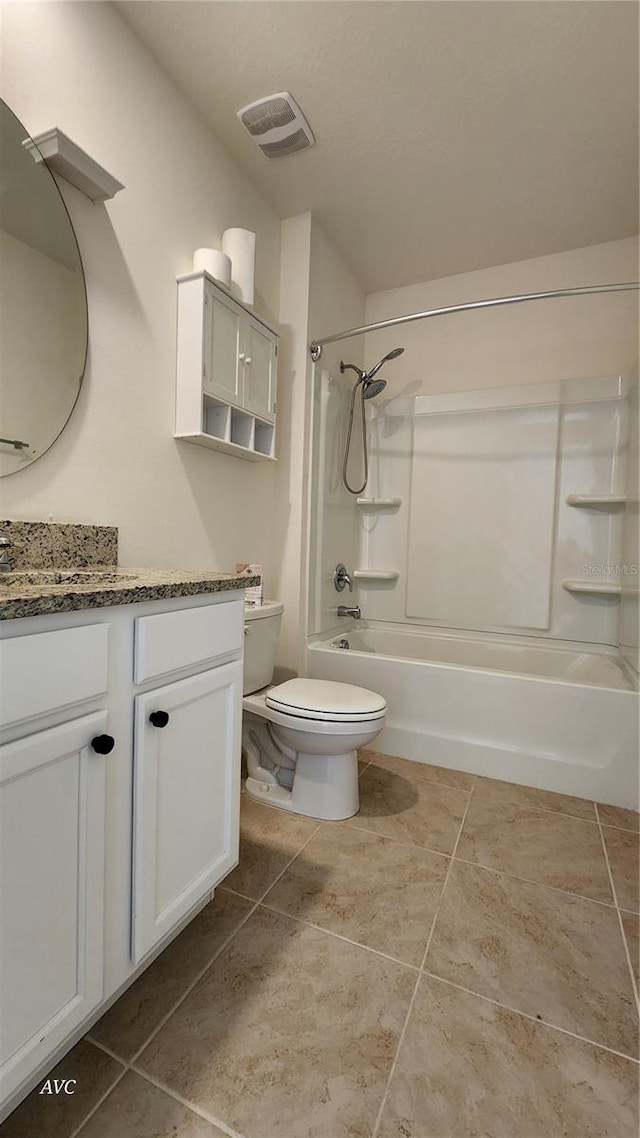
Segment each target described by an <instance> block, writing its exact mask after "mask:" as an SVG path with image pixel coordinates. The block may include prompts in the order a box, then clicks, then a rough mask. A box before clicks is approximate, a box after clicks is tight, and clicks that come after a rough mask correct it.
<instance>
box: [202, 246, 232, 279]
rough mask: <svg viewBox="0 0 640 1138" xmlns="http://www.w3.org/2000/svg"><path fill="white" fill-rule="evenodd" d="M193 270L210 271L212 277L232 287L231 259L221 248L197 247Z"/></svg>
mask: <svg viewBox="0 0 640 1138" xmlns="http://www.w3.org/2000/svg"><path fill="white" fill-rule="evenodd" d="M193 271H194V272H195V273H201V272H205V273H208V274H209V276H210V277H214V278H215V279H216V280H217V281H220V283H221V284H223V285H226V287H227V288H231V260H230V258H229V257H227V254H226V253H221V252H220V250H219V249H204V248H202V249H196V251H195V253H194V254H193Z"/></svg>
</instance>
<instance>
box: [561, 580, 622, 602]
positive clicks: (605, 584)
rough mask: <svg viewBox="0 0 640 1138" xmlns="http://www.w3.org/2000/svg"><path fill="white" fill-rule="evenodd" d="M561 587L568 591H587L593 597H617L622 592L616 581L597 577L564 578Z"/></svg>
mask: <svg viewBox="0 0 640 1138" xmlns="http://www.w3.org/2000/svg"><path fill="white" fill-rule="evenodd" d="M562 588H563V589H566V590H567V592H568V593H588V594H590V595H591V596H594V597H619V596H620V594H621V593H622V585H620V584H619V583H618V582H617V581H607V580H604V579H603V578H597V577H594V578H593V580H591V581H588V580H584V581H583V580H578V581H574V580H570V579H565V580H564V581H563V582H562Z"/></svg>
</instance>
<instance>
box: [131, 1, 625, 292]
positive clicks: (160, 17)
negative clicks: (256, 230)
mask: <svg viewBox="0 0 640 1138" xmlns="http://www.w3.org/2000/svg"><path fill="white" fill-rule="evenodd" d="M117 7H118V9H119V11H120V12H121V14H122V15H123V16H124V18H125V19H126V20H127V21H128V23H129V24H130V25H131V27H132V28H133V29H134V30H135V31H136V32H137V34H138V36H139V37H140V39H141V40H142V41H143V43H144V44H145V45H146V46H147V47H148V49H149V50H150V51H151V53H152V54H153V55H154V56H155V58H156V59H157V60H158V61H159V63H160V64H161V66H162V67H163V68H164V70H165V71H166V72H167V73H168V74H169V75H170V76H171V77H172V79H173V80H174V82H175V83H176V85H177V86H178V87H179V88H180V89H181V90H182V91H183V92H184V93H185V95H186V96H187V98H188V99H189V101H190V102H191V104H192V105H193V107H194V108H196V110H197V111H198V112H199V113H200V114H201V115H202V116H203V117H204V118H205V119H206V121H207V122H208V123H209V124H210V126H211V128H212V130H213V131H214V132H215V134H216V135H217V136H218V137H219V139H221V141H222V142H223V143H224V145H225V146H226V147H227V148H228V150H229V151H230V152H231V154H232V155H233V156H234V158H235V159H236V160H237V162H238V163H239V165H240V166H241V167H242V168H243V170H244V171H245V172H246V173H247V174H248V175H249V177H250V178H251V179H252V181H253V182H254V183H255V184H256V186H258V188H259V189H260V190H261V192H262V193H263V194H264V196H265V197H266V198H267V200H268V201H270V202H271V204H272V205H273V207H274V208H275V210H276V211H277V213H278V214H279V215H280V216H281V217H288V216H292V215H295V214H298V213H304V212H305V211H307V210H313V211H314V212H315V213H316V214H317V215H318V217H319V218H320V220H321V222H322V223H323V225H324V227H325V229H326V231H327V232H328V233H329V235H330V236H331V237H332V238H333V240H334V241H335V243H336V245H337V246H338V248H339V249H340V250H341V252H342V254H343V255H344V257H345V259H346V261H347V262H348V263H349V264H350V265H351V267H352V269H353V270H354V272H355V273H356V274H357V276H358V277H359V279H360V281H361V283H362V285H363V286H364V288H365V290H366V291H367V292H375V291H378V290H381V289H386V288H395V287H397V286H399V285H404V284H412V283H416V282H418V281H423V280H432V279H435V278H437V277H442V276H447V275H450V274H454V273H460V272H467V271H470V270H473V269H478V268H483V267H487V266H490V265H499V264H505V263H507V262H511V261H518V260H521V259H524V258H527V257H536V256H543V255H545V254H548V253H555V252H560V251H562V250H564V249H571V248H578V247H580V246H583V245H593V244H597V243H599V242H602V241H609V240H614V239H616V238H619V237H625V236H629V235H631V234H633V233H636V232H637V229H638V225H637V212H638V56H637V44H638V38H637V23H638V6H637V4H636V3H633V2H629V0H623V2H617V0H604V2H591V0H587V2H583V0H571V2H568V0H565V2H563V3H548V2H545V0H541V2H536V0H534V2H529V0H506V2H503V0H490V2H485V0H471V2H466V0H446V2H444V3H441V2H439V0H422V2H413V3H412V2H409V0H405V2H400V3H388V2H386V0H375V2H370V0H318V2H316V0H300V2H298V0H293V2H280V0H255V2H246V0H231V2H227V0H209V2H192V0H190V2H187V0H183V2H178V0H159V2H156V0H146V2H145V3H136V2H128V0H127V2H120V3H118V4H117ZM278 91H290V92H291V94H292V95H293V96H294V98H295V99H296V100H297V101H298V102H299V104H300V106H301V107H302V110H303V112H304V114H305V115H306V117H307V119H308V120H309V123H310V125H311V128H312V130H313V131H314V134H315V136H316V140H317V145H316V146H314V147H312V148H311V149H309V150H307V151H305V152H302V153H300V154H298V155H294V156H292V157H289V158H281V159H279V160H275V161H269V160H268V159H266V158H264V157H263V155H262V154H261V153H260V152H259V151H258V150H257V149H256V148H255V146H254V144H253V143H252V141H251V139H250V137H249V135H248V134H247V133H246V132H245V130H244V128H243V127H242V125H241V123H240V122H239V120H238V119H237V118H236V111H237V110H238V109H239V108H240V107H242V106H244V105H246V104H247V103H250V102H252V101H253V100H255V99H258V98H260V97H262V96H264V95H269V94H273V93H275V92H278ZM237 222H240V223H241V219H237Z"/></svg>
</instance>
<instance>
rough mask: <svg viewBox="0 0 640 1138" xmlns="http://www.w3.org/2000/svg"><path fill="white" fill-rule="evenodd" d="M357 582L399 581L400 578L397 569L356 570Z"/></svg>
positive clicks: (354, 572) (354, 573)
mask: <svg viewBox="0 0 640 1138" xmlns="http://www.w3.org/2000/svg"><path fill="white" fill-rule="evenodd" d="M353 575H354V577H355V579H356V581H397V580H398V577H399V576H400V574H399V572H398V570H397V569H354V571H353Z"/></svg>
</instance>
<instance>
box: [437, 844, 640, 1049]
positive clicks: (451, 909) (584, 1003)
mask: <svg viewBox="0 0 640 1138" xmlns="http://www.w3.org/2000/svg"><path fill="white" fill-rule="evenodd" d="M425 968H426V970H427V971H428V972H432V973H435V974H436V975H437V976H442V977H443V978H444V979H446V980H451V981H453V982H454V983H457V984H460V985H461V986H462V987H465V988H469V989H470V990H471V991H473V992H477V993H478V994H479V995H483V996H489V997H491V998H492V999H495V1000H498V1002H499V1003H501V1004H505V1005H507V1006H508V1007H511V1008H515V1009H517V1010H519V1011H523V1012H526V1013H527V1014H528V1015H532V1016H534V1017H535V1016H537V1017H539V1018H540V1019H543V1020H546V1021H547V1022H548V1023H551V1024H554V1025H555V1026H557V1027H562V1028H565V1029H566V1030H568V1031H572V1032H575V1033H576V1035H580V1036H583V1037H584V1038H586V1039H590V1040H593V1041H594V1042H595V1043H600V1044H603V1045H604V1046H607V1047H612V1048H614V1049H616V1050H619V1051H622V1052H623V1053H624V1054H625V1055H631V1056H635V1055H636V1054H637V1039H638V1025H637V1017H636V1014H635V1007H634V1000H633V991H632V987H631V977H630V975H629V968H628V965H627V960H626V955H625V952H624V946H623V944H622V934H621V931H620V926H619V923H618V916H617V913H616V912H615V910H614V909H613V908H610V907H608V906H606V905H600V904H597V903H596V902H595V901H587V900H585V899H583V898H582V897H574V896H572V895H570V894H569V893H558V892H556V891H555V890H553V889H547V888H546V887H545V886H543V885H534V884H531V883H529V882H525V881H518V880H517V879H515V878H513V877H507V876H505V875H504V874H500V873H496V872H494V871H493V870H487V869H480V868H478V867H477V866H472V865H466V864H464V863H463V862H454V864H453V866H452V868H451V873H450V875H449V878H448V881H447V886H446V889H445V893H444V897H443V900H442V903H441V906H440V911H439V913H438V918H437V920H436V925H435V930H434V933H433V937H432V940H431V945H430V948H429V953H428V955H427V961H426V965H425Z"/></svg>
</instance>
